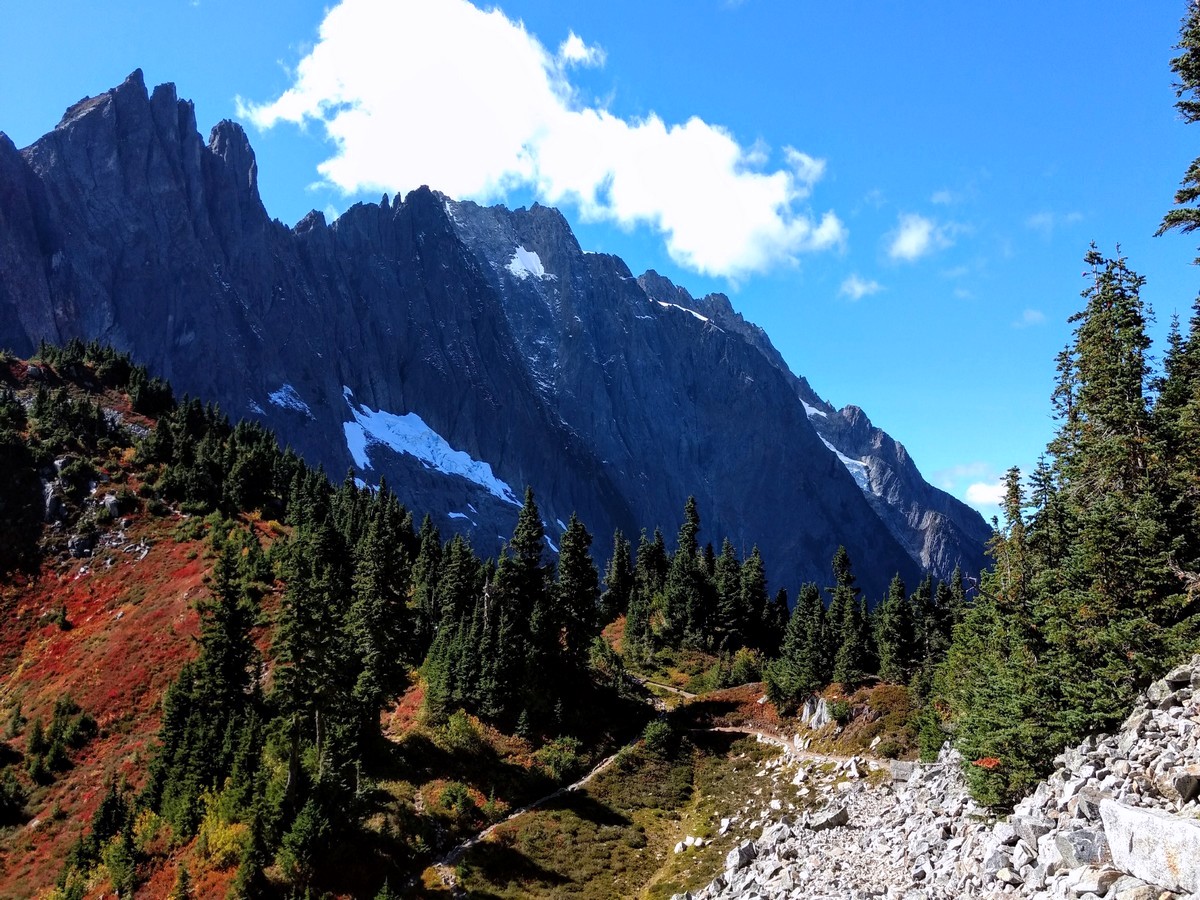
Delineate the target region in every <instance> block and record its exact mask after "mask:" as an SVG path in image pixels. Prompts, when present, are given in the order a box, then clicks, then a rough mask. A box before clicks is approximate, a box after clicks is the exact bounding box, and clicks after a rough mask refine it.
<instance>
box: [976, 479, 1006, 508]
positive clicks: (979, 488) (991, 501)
mask: <svg viewBox="0 0 1200 900" xmlns="http://www.w3.org/2000/svg"><path fill="white" fill-rule="evenodd" d="M1003 500H1004V482H1003V481H1002V480H1001V481H976V482H975V483H973V484H969V485H967V502H968V503H970V504H971V505H972V506H999V505H1000V504H1001V503H1002V502H1003Z"/></svg>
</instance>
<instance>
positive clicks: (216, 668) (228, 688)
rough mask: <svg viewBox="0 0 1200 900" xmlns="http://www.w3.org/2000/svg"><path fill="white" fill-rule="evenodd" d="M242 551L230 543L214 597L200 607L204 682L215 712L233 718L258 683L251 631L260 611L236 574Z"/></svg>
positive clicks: (203, 692)
mask: <svg viewBox="0 0 1200 900" xmlns="http://www.w3.org/2000/svg"><path fill="white" fill-rule="evenodd" d="M238 556H239V554H238V549H237V547H236V545H235V544H234V542H233V541H232V540H226V541H225V543H224V545H223V547H222V548H221V549H220V551H219V555H218V557H217V564H216V566H215V568H214V576H215V577H214V580H213V597H212V598H211V599H210V600H208V601H206V602H202V603H201V604H200V605H199V607H200V648H201V655H200V672H199V676H200V684H199V685H198V690H199V693H200V695H201V696H202V697H203V698H204V702H205V703H206V704H207V705H208V706H209V711H210V712H211V713H212V714H215V715H220V716H230V715H233V714H234V713H236V712H237V711H239V710H240V709H241V707H242V706H243V705H244V704H245V702H246V694H247V692H248V691H249V690H250V689H251V688H252V687H253V686H254V685H255V684H256V681H257V673H258V650H257V648H256V647H255V646H254V640H253V638H252V636H251V629H252V628H253V626H254V622H255V619H256V618H257V611H256V610H255V609H254V608H253V606H252V605H251V603H250V600H249V598H248V597H247V596H246V592H245V589H244V587H243V585H242V579H241V574H240V573H239V571H238Z"/></svg>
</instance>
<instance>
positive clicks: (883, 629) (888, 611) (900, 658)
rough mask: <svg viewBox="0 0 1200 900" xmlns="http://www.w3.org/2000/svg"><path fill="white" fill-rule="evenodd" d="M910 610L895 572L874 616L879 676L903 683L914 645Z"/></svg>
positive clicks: (914, 653) (912, 665) (912, 666)
mask: <svg viewBox="0 0 1200 900" xmlns="http://www.w3.org/2000/svg"><path fill="white" fill-rule="evenodd" d="M912 611H913V608H912V606H911V605H910V604H909V600H908V592H907V589H906V588H905V586H904V581H903V580H902V579H901V578H900V574H899V573H896V575H895V576H894V577H893V578H892V583H891V585H889V587H888V593H887V598H886V599H885V600H884V601H883V603H882V604H880V606H879V611H878V617H877V621H878V626H877V631H876V643H877V644H878V646H879V677H880V678H882V679H883V680H884V681H891V682H893V683H896V684H904V683H905V682H907V681H908V679H909V678H910V677H911V676H912V674H913V670H914V669H915V661H916V657H917V648H916V635H915V634H914V630H915V629H914V622H913V616H912Z"/></svg>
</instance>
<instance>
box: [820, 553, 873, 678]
mask: <svg viewBox="0 0 1200 900" xmlns="http://www.w3.org/2000/svg"><path fill="white" fill-rule="evenodd" d="M833 575H834V585H833V587H832V588H830V589H829V590H830V592H831V594H832V600H831V602H830V604H829V615H828V616H827V617H826V620H825V622H826V632H827V634H828V635H829V640H828V642H827V646H830V647H832V648H836V649H835V650H834V656H833V680H834V681H838V682H841V683H842V684H845V685H856V684H859V683H861V682H862V680H863V679H864V678H866V676H867V674H868V667H869V665H870V654H871V647H870V642H869V640H868V635H869V628H868V623H867V620H866V618H865V617H864V615H863V607H862V606H861V605H860V604H859V602H858V594H859V590H858V587H857V586H856V584H855V581H856V579H855V577H854V573H853V571H852V568H851V564H850V554H848V553H847V552H846V548H845V547H838V549H837V552H836V553H835V554H834V556H833Z"/></svg>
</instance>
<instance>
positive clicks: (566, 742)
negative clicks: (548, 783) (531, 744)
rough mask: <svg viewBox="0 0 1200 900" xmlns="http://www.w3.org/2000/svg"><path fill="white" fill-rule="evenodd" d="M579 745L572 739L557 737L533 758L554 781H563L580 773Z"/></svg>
mask: <svg viewBox="0 0 1200 900" xmlns="http://www.w3.org/2000/svg"><path fill="white" fill-rule="evenodd" d="M580 746H581V745H580V743H579V741H578V740H577V739H576V738H573V737H558V738H555V739H554V740H552V741H551V742H550V743H548V744H547V745H546V746H545V747H542V748H541V749H540V750H538V751H537V752H536V753H535V754H534V758H535V759H537V761H538V763H539V764H540V765H541V766H542V768H543V769H545V770H546V773H547V774H548V775H549V776H550V777H551V778H553V779H554V780H555V781H563V780H566V779H567V778H570V777H572V776H573V775H575V774H577V773H578V772H580V770H581V769H582V763H583V761H582V760H581V759H580V758H579V748H580Z"/></svg>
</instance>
